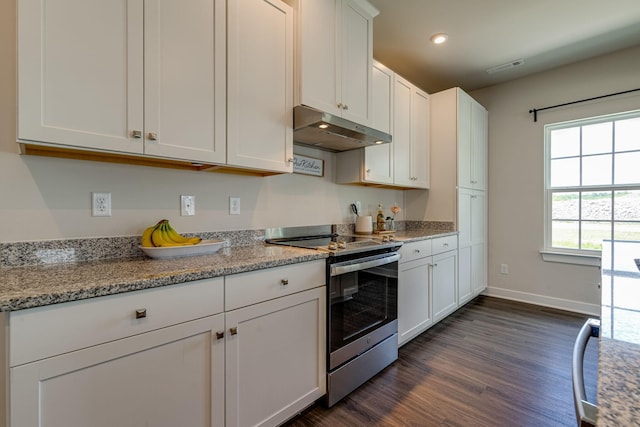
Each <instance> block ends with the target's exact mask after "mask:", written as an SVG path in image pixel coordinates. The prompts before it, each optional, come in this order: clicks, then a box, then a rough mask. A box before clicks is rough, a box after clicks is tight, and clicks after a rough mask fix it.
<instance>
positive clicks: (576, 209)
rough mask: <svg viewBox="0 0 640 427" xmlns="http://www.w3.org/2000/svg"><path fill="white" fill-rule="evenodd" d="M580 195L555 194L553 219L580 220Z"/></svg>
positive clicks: (552, 205) (552, 198) (552, 200)
mask: <svg viewBox="0 0 640 427" xmlns="http://www.w3.org/2000/svg"><path fill="white" fill-rule="evenodd" d="M579 201H580V200H579V193H554V194H553V196H552V197H551V219H564V220H566V219H580V216H579V214H580V204H579Z"/></svg>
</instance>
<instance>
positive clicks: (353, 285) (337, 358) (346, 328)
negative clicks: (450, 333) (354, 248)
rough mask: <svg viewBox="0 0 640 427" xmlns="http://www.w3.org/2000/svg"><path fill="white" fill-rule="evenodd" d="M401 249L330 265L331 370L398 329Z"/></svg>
mask: <svg viewBox="0 0 640 427" xmlns="http://www.w3.org/2000/svg"><path fill="white" fill-rule="evenodd" d="M399 259H400V255H399V254H398V253H397V252H392V253H384V254H378V255H373V256H365V257H362V258H358V259H352V260H349V261H344V262H333V263H330V264H329V293H330V294H329V300H330V304H329V313H328V320H329V327H328V332H329V343H328V344H329V370H331V369H334V368H336V367H338V366H339V365H341V364H343V363H344V362H347V361H348V360H350V359H351V358H353V357H355V356H357V355H358V354H361V353H363V352H364V351H366V350H368V349H369V348H371V347H373V346H375V345H376V344H377V343H379V342H381V341H383V340H384V339H386V338H388V337H389V336H391V335H393V334H394V333H397V331H398V321H397V319H398V260H399Z"/></svg>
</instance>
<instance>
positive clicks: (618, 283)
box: [596, 241, 640, 427]
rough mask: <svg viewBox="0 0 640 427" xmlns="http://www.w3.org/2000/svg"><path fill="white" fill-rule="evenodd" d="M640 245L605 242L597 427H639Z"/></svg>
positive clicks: (623, 242) (636, 243)
mask: <svg viewBox="0 0 640 427" xmlns="http://www.w3.org/2000/svg"><path fill="white" fill-rule="evenodd" d="M638 255H640V242H630V241H614V242H611V241H605V242H604V244H603V250H602V307H601V310H602V311H601V317H600V340H599V346H600V353H599V361H598V402H597V405H598V418H597V422H596V424H597V425H598V426H607V427H608V426H611V427H613V426H616V427H617V426H640V272H639V271H638V268H637V267H636V265H635V263H634V258H638Z"/></svg>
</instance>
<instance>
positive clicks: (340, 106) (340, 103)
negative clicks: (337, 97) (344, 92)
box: [338, 102, 344, 110]
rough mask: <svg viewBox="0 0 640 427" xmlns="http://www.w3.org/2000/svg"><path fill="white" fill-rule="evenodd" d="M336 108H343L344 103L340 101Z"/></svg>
mask: <svg viewBox="0 0 640 427" xmlns="http://www.w3.org/2000/svg"><path fill="white" fill-rule="evenodd" d="M338 108H340V109H341V110H342V109H343V108H344V105H343V104H342V102H339V103H338Z"/></svg>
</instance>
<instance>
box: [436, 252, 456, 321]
mask: <svg viewBox="0 0 640 427" xmlns="http://www.w3.org/2000/svg"><path fill="white" fill-rule="evenodd" d="M432 274H433V284H432V295H433V319H434V321H435V322H437V321H439V320H442V319H443V318H445V317H446V316H448V315H449V314H451V313H452V312H453V311H455V309H456V308H457V307H458V297H457V283H456V281H457V277H458V251H449V252H444V253H441V254H439V255H434V256H433V272H432Z"/></svg>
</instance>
